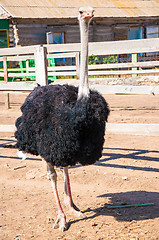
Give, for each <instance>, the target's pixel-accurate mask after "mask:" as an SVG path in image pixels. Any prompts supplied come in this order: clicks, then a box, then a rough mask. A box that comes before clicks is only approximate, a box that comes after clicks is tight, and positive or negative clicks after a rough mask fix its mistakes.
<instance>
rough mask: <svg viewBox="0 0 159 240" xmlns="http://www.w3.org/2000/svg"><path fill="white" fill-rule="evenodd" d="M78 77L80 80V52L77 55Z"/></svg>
mask: <svg viewBox="0 0 159 240" xmlns="http://www.w3.org/2000/svg"><path fill="white" fill-rule="evenodd" d="M75 59H76V75H77V79H79V78H80V61H79V52H78V53H76V57H75Z"/></svg>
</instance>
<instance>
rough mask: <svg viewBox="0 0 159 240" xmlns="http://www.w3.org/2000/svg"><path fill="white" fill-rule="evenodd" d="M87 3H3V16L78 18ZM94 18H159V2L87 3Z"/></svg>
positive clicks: (48, 0)
mask: <svg viewBox="0 0 159 240" xmlns="http://www.w3.org/2000/svg"><path fill="white" fill-rule="evenodd" d="M85 2H86V1H85V0H78V1H76V0H72V1H71V0H59V1H57V0H20V1H19V0H1V1H0V6H1V9H0V14H1V12H2V13H3V15H4V12H5V15H6V17H7V16H10V17H13V18H76V17H77V15H78V8H79V7H81V6H85V5H86V4H85ZM87 5H88V6H92V7H93V8H94V9H95V17H114V18H118V17H155V16H159V0H99V1H98V0H87Z"/></svg>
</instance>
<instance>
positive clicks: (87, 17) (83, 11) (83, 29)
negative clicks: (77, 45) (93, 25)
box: [78, 7, 94, 99]
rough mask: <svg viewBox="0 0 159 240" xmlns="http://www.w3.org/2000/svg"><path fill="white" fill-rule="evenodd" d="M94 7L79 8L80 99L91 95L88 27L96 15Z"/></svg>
mask: <svg viewBox="0 0 159 240" xmlns="http://www.w3.org/2000/svg"><path fill="white" fill-rule="evenodd" d="M93 13H94V9H93V8H92V7H80V9H79V15H78V20H79V25H80V36H81V61H80V84H79V88H78V99H80V98H82V97H89V84H88V29H89V23H90V21H91V20H92V18H93V16H94V14H93Z"/></svg>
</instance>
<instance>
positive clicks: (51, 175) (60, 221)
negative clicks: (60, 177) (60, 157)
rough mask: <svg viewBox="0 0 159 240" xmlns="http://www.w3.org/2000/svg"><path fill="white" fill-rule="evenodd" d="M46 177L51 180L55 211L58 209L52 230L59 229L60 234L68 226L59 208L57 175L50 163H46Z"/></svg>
mask: <svg viewBox="0 0 159 240" xmlns="http://www.w3.org/2000/svg"><path fill="white" fill-rule="evenodd" d="M47 176H48V179H50V180H51V185H52V188H53V192H54V196H55V200H56V204H57V209H58V216H57V219H56V221H55V223H54V225H53V228H59V229H60V230H61V231H62V232H64V231H65V230H67V228H68V224H67V222H66V216H65V214H64V212H63V209H62V207H61V203H60V199H59V196H58V192H57V174H56V171H55V169H54V167H53V166H52V165H51V164H50V163H47Z"/></svg>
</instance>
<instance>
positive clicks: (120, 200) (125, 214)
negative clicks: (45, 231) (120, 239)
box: [70, 191, 159, 225]
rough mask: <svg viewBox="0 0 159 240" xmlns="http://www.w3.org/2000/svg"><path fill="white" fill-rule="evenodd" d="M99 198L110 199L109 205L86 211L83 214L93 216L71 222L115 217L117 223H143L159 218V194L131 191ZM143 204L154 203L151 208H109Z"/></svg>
mask: <svg viewBox="0 0 159 240" xmlns="http://www.w3.org/2000/svg"><path fill="white" fill-rule="evenodd" d="M98 197H101V198H109V204H107V203H105V204H103V205H102V206H101V207H98V208H94V209H92V208H91V206H90V208H88V209H86V210H85V211H84V212H83V213H84V214H85V215H86V214H87V213H88V212H89V215H90V214H91V213H92V215H91V216H89V217H85V218H81V219H76V220H74V221H71V222H70V225H71V224H72V223H76V222H78V221H82V220H87V219H95V218H96V217H98V216H113V217H114V218H115V219H116V220H117V221H119V222H121V221H127V222H131V221H133V220H134V221H141V220H146V219H155V218H158V217H159V193H158V192H146V191H130V192H121V193H106V194H102V195H100V196H98ZM142 203H154V205H151V206H143V207H129V208H115V209H110V208H108V206H110V205H113V206H120V205H123V204H128V205H132V204H142Z"/></svg>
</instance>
